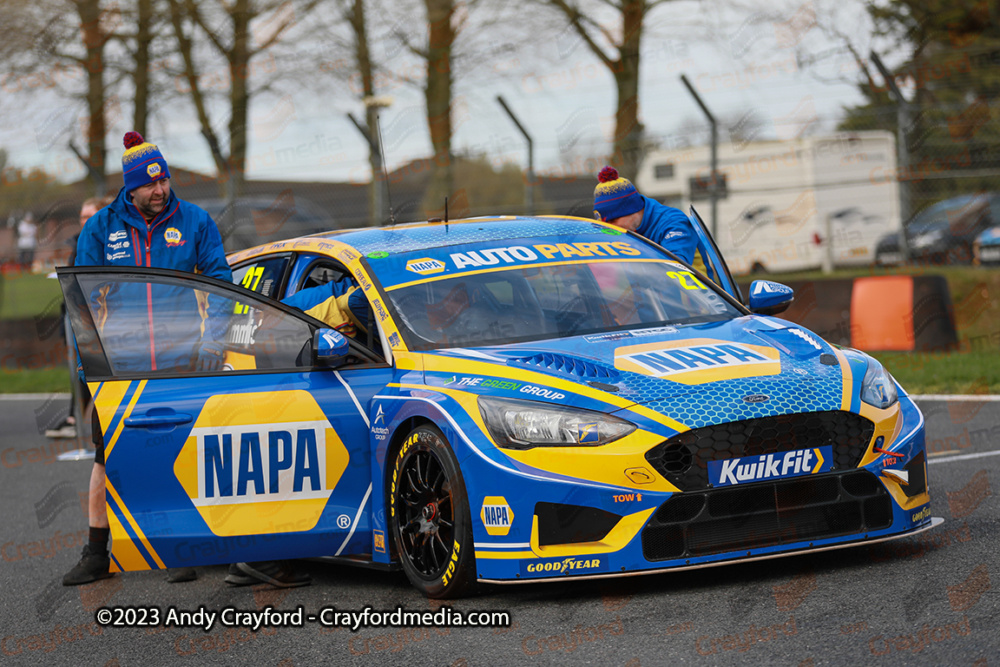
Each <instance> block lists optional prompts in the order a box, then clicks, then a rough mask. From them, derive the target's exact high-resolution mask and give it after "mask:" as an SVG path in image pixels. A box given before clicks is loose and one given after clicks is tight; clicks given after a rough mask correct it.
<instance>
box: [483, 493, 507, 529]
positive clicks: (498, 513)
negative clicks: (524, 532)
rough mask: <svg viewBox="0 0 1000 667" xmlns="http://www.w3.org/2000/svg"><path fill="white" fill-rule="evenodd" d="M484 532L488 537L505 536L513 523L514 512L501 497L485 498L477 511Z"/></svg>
mask: <svg viewBox="0 0 1000 667" xmlns="http://www.w3.org/2000/svg"><path fill="white" fill-rule="evenodd" d="M479 518H480V519H482V521H483V526H484V527H485V528H486V532H487V533H488V534H490V535H506V534H507V533H509V532H510V527H511V525H513V523H514V510H512V509H511V508H510V504H508V503H507V499H506V498H504V497H503V496H486V497H485V498H483V507H482V509H481V510H480V511H479Z"/></svg>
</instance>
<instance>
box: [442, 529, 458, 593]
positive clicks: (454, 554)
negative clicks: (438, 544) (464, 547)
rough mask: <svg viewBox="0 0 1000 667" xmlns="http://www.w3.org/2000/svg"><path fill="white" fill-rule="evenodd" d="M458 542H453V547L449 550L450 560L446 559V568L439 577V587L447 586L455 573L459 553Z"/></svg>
mask: <svg viewBox="0 0 1000 667" xmlns="http://www.w3.org/2000/svg"><path fill="white" fill-rule="evenodd" d="M459 549H460V547H459V544H458V540H456V541H455V543H454V546H453V547H452V549H451V558H450V559H448V567H447V568H446V569H445V571H444V574H443V575H441V585H442V586H447V585H448V582H449V581H451V578H452V577H453V576H455V571H456V570H457V569H458V552H459Z"/></svg>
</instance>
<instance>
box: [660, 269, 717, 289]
mask: <svg viewBox="0 0 1000 667" xmlns="http://www.w3.org/2000/svg"><path fill="white" fill-rule="evenodd" d="M667 275H668V276H670V277H671V278H673V279H674V280H676V281H677V282H679V283H680V284H681V287H683V288H684V289H708V288H707V287H705V285H703V284H702V282H701V281H700V280H698V279H697V278H695V276H694V274H693V273H691V272H690V271H667ZM689 280H690V282H688V281H689Z"/></svg>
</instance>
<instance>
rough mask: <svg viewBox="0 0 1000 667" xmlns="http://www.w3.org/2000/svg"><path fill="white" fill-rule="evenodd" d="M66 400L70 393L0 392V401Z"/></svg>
mask: <svg viewBox="0 0 1000 667" xmlns="http://www.w3.org/2000/svg"><path fill="white" fill-rule="evenodd" d="M53 398H54V399H65V400H68V399H69V398H70V395H69V394H68V393H65V394H58V393H57V394H0V401H44V400H48V399H53Z"/></svg>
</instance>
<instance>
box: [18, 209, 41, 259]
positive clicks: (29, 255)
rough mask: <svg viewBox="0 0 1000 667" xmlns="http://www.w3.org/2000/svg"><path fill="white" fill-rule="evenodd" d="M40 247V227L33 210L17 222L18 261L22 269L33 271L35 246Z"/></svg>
mask: <svg viewBox="0 0 1000 667" xmlns="http://www.w3.org/2000/svg"><path fill="white" fill-rule="evenodd" d="M37 247H38V227H37V226H36V225H35V216H34V215H32V213H31V211H28V212H27V213H25V214H24V217H23V218H21V222H19V223H17V262H18V264H20V266H21V270H22V271H31V266H32V264H34V263H35V248H37Z"/></svg>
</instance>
